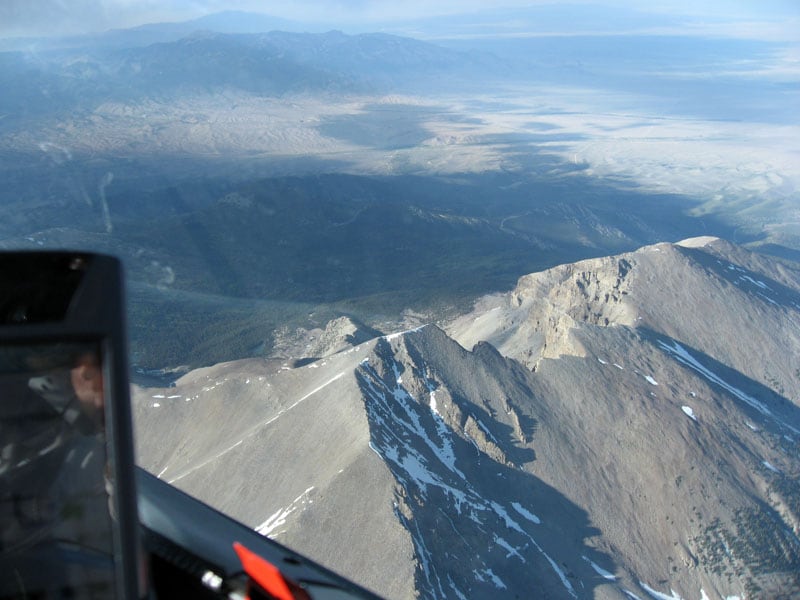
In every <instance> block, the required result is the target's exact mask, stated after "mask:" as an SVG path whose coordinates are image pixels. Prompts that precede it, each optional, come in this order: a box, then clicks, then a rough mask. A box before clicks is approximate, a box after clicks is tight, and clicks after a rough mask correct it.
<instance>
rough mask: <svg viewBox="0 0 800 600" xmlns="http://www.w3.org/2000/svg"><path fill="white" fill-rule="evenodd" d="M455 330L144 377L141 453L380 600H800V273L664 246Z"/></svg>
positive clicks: (548, 279)
mask: <svg viewBox="0 0 800 600" xmlns="http://www.w3.org/2000/svg"><path fill="white" fill-rule="evenodd" d="M346 329H347V323H346V322H339V323H333V324H332V325H331V326H330V327H329V330H330V332H332V337H331V339H336V340H340V341H341V336H338V337H337V335H334V334H336V332H340V333H341V332H342V331H345V330H346ZM446 329H447V333H446V332H445V331H443V330H441V329H439V328H437V327H435V326H433V325H427V326H422V327H420V328H417V329H414V330H409V331H405V332H400V333H396V334H392V335H386V336H380V337H376V338H374V339H371V340H369V341H365V342H361V343H357V341H356V343H355V344H352V343H351V344H350V345H349V346H347V347H343V349H342V350H340V351H339V352H335V353H332V354H330V355H329V356H325V357H324V358H319V359H317V360H313V361H311V362H309V361H296V362H294V363H291V364H290V363H288V362H287V363H280V362H268V361H240V362H235V363H227V364H222V365H217V366H216V367H212V368H210V369H205V370H200V371H195V372H192V373H190V374H188V375H186V376H185V377H184V378H182V379H181V380H179V381H178V382H177V385H176V387H175V388H169V389H167V390H144V389H139V390H137V392H136V402H135V410H136V421H137V426H138V427H137V434H138V436H139V437H138V441H139V444H138V445H139V457H140V462H141V463H142V464H143V465H144V466H146V467H147V468H149V469H150V470H152V471H153V472H155V473H157V474H159V476H160V477H162V478H164V479H166V480H168V481H172V482H173V483H174V484H175V485H178V486H180V487H182V488H184V489H186V490H187V491H190V492H191V493H193V494H195V495H198V496H199V497H201V498H203V499H205V500H206V501H208V502H210V503H211V504H213V505H215V506H217V507H219V508H220V509H222V510H224V511H225V512H228V513H230V514H232V515H234V516H235V517H237V518H239V519H241V520H243V521H244V522H245V523H247V524H249V525H251V526H252V527H255V528H257V529H258V530H259V531H261V532H263V533H265V534H266V535H270V536H272V537H276V538H277V539H278V541H281V542H284V543H287V544H289V545H290V546H293V547H295V548H297V549H299V550H301V551H303V552H306V553H308V554H310V555H311V556H312V557H313V558H315V559H317V560H319V561H321V562H323V563H325V564H327V565H329V566H331V567H332V568H334V569H336V570H339V571H341V572H343V573H345V574H346V575H348V576H350V577H353V578H354V579H356V580H357V581H360V582H363V583H364V584H366V585H367V586H369V587H371V588H373V589H375V590H376V591H378V592H380V593H382V594H384V595H385V596H387V597H389V598H412V597H421V598H442V597H451V598H494V597H497V595H498V594H502V595H509V596H511V595H518V596H520V597H526V596H527V597H530V596H535V597H548V598H573V597H577V598H630V597H634V596H636V597H639V598H645V597H654V598H664V597H671V598H677V597H681V598H687V599H688V598H705V597H709V598H714V597H722V598H728V597H735V596H738V597H740V598H744V597H758V596H760V595H763V596H764V597H791V595H792V594H797V593H800V580H798V575H797V574H798V573H800V538H799V537H798V536H800V485H799V484H798V480H799V479H800V443H799V440H800V408H798V400H799V399H800V387H799V386H800V372H796V365H795V364H794V362H795V361H793V359H792V357H793V356H797V355H800V352H798V349H800V271H798V268H797V267H796V266H793V265H791V264H789V263H785V264H783V263H778V262H775V261H773V260H771V259H766V258H763V257H759V256H755V255H752V254H750V253H748V252H746V251H744V250H741V249H739V248H736V247H734V246H731V245H729V244H727V243H725V242H722V241H719V240H709V239H706V240H692V241H689V242H686V243H683V244H682V245H672V244H659V245H656V246H651V247H646V248H643V249H641V250H639V251H637V252H633V253H629V254H626V255H622V256H618V257H613V258H604V259H597V260H592V261H583V262H581V263H576V264H574V265H564V266H562V267H558V268H556V269H551V270H549V271H545V272H543V273H536V274H532V275H529V276H526V277H523V278H522V279H521V280H520V281H519V284H518V285H517V287H516V289H515V290H513V291H512V292H511V293H509V294H505V295H496V296H492V297H487V298H484V299H482V300H481V301H480V302H479V303H478V304H477V305H476V308H475V310H474V311H473V312H472V313H471V314H469V315H465V316H464V317H461V318H459V319H457V320H456V321H454V322H453V323H452V324H451V325H450V326H448V327H447V328H446ZM345 337H346V336H345ZM338 343H339V341H337V342H336V344H338ZM334 345H335V344H334ZM295 365H301V366H295Z"/></svg>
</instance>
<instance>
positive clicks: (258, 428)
mask: <svg viewBox="0 0 800 600" xmlns="http://www.w3.org/2000/svg"><path fill="white" fill-rule="evenodd" d="M342 377H344V371H342V372H341V373H339V374H338V375H335V376H334V377H331V378H330V379H329V380H328V381H326V382H325V383H323V384H322V385H320V386H319V387H316V388H314V389H313V390H311V391H310V392H308V393H307V394H306V395H305V396H303V397H302V398H300V399H299V400H297V401H295V403H294V404H292V405H291V406H288V407H287V408H284V409H282V410H280V411H278V414H276V415H275V416H273V417H271V418H269V419H267V420H266V421H264V422H263V423H260V424H258V425H256V426H255V427H253V428H252V429H251V430H250V431H248V432H247V433H246V434H245V435H244V436H243V437H242V439H240V440H239V441H238V442H236V443H235V444H232V445H230V446H228V447H227V448H225V449H224V450H222V451H220V452H217V453H216V454H215V455H214V456H212V457H211V458H208V459H206V460H204V461H203V462H201V463H199V464H196V465H195V466H193V467H192V468H191V469H189V470H188V471H184V472H183V473H181V474H180V475H178V476H177V477H174V478H172V479H170V480H169V481H168V483H175V482H176V481H179V480H180V479H183V478H184V477H186V476H187V475H190V474H192V473H194V472H195V471H197V470H198V469H202V468H203V467H205V466H206V465H208V464H210V463H212V462H214V461H215V460H217V459H218V458H220V457H221V456H224V455H225V454H227V453H228V452H230V451H231V450H233V449H234V448H236V447H238V446H240V445H241V444H242V443H243V442H244V441H245V440H246V439H248V438H250V437H253V436H254V435H255V434H256V433H258V432H259V431H261V429H263V428H264V427H266V426H267V425H270V424H271V423H273V422H275V421H276V420H277V419H279V418H280V417H281V416H283V415H284V414H286V413H287V412H289V411H290V410H292V409H293V408H294V407H296V406H297V405H298V404H300V403H301V402H303V401H304V400H307V399H308V398H310V397H311V396H313V395H314V394H316V393H317V392H319V391H320V390H322V389H324V388H325V387H327V386H329V385H330V384H332V383H333V382H334V381H336V380H338V379H341V378H342ZM186 400H187V402H188V400H189V399H188V398H187V399H186Z"/></svg>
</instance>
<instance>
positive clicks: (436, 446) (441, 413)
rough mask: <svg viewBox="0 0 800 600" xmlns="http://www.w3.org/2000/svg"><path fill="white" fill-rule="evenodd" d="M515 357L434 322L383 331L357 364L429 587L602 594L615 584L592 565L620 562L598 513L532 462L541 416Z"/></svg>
mask: <svg viewBox="0 0 800 600" xmlns="http://www.w3.org/2000/svg"><path fill="white" fill-rule="evenodd" d="M487 363H488V364H487ZM495 363H497V364H495ZM515 368H519V369H523V368H522V367H521V366H519V365H518V364H517V363H515V362H514V361H509V360H507V359H504V358H502V357H501V356H500V355H499V354H497V352H496V351H495V350H493V349H492V350H491V351H489V350H487V349H486V348H483V349H482V350H476V351H475V352H467V351H466V350H464V349H463V348H461V347H460V346H458V345H457V344H456V343H455V342H453V341H452V340H450V339H449V338H447V336H446V335H445V334H444V333H443V332H441V331H440V330H438V329H437V328H436V327H433V326H427V327H425V328H423V329H421V330H418V331H414V332H408V333H406V334H404V335H403V336H401V338H400V339H399V340H395V339H394V338H392V339H388V338H383V339H381V340H379V342H378V344H377V345H376V347H375V354H374V359H370V360H369V361H364V362H362V363H361V365H360V366H359V367H358V369H357V370H356V379H357V382H358V385H359V387H360V389H361V393H362V396H363V398H364V405H365V409H366V412H367V414H368V417H369V426H370V447H371V448H372V449H373V450H374V451H375V453H376V454H378V455H379V456H380V457H381V459H382V460H383V461H384V463H385V464H386V466H387V467H388V468H389V470H390V471H391V473H392V474H393V476H394V478H395V481H396V484H397V487H396V490H395V499H394V502H395V515H396V517H397V519H398V520H399V521H400V523H401V524H402V525H403V527H404V528H405V529H406V530H407V531H408V532H409V534H410V536H411V538H412V541H413V544H414V549H415V559H416V561H417V568H416V587H417V589H418V590H419V592H420V594H421V597H422V598H446V597H453V598H456V597H458V598H464V597H468V598H494V597H496V595H497V594H498V593H499V592H502V593H505V594H519V595H521V596H524V597H530V596H535V597H543V598H570V597H576V598H578V597H580V598H584V597H586V598H591V597H594V589H595V588H596V587H597V586H599V585H602V584H604V583H605V584H611V581H610V579H609V577H612V576H611V575H609V577H603V576H601V575H600V574H599V573H600V571H598V570H597V569H596V568H595V566H593V565H592V563H594V565H602V569H604V570H606V571H610V572H612V573H613V572H614V570H615V566H614V561H613V559H611V557H610V556H608V555H606V554H602V553H600V552H598V551H597V550H595V549H593V547H592V546H591V545H590V544H589V543H588V540H590V539H591V538H596V537H598V536H600V535H601V532H600V530H599V529H598V528H596V527H594V526H593V525H592V523H591V521H590V519H589V516H588V514H587V512H586V511H585V510H584V509H582V508H581V507H579V506H577V505H575V504H574V503H572V502H571V501H570V500H568V499H567V498H566V497H565V496H564V495H563V494H562V493H560V492H559V491H558V490H556V489H555V488H553V487H551V486H549V485H547V484H546V483H544V482H543V481H542V480H541V479H539V478H538V477H536V476H534V475H532V474H529V473H526V472H525V471H524V470H523V469H522V468H521V464H524V463H528V462H530V461H533V460H534V459H535V454H534V452H533V449H532V448H531V447H530V446H529V444H530V442H531V441H532V435H533V431H534V430H535V427H536V419H535V418H534V417H533V416H531V415H530V414H527V412H523V411H522V410H521V409H520V408H519V407H521V406H522V405H523V404H525V405H526V406H527V411H531V410H535V408H534V406H535V403H532V402H531V399H532V397H531V390H530V386H529V385H528V384H527V383H526V381H525V379H527V377H529V375H527V376H523V373H522V372H520V373H514V372H513V371H514V369H515ZM523 371H524V369H523ZM520 414H523V415H525V416H524V418H522V419H521V418H520ZM523 424H524V425H523ZM518 460H520V461H523V463H517V462H516V461H518ZM584 557H585V558H584ZM602 569H601V570H602ZM615 589H616V593H620V590H619V589H617V588H615Z"/></svg>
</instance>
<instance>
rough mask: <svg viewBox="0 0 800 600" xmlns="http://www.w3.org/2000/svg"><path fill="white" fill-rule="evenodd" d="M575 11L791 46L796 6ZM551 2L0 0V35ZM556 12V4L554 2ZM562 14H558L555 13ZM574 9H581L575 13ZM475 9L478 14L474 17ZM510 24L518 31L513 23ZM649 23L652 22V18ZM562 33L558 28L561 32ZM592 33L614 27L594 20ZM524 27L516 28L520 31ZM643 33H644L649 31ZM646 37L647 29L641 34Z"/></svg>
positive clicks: (613, 1) (367, 17)
mask: <svg viewBox="0 0 800 600" xmlns="http://www.w3.org/2000/svg"><path fill="white" fill-rule="evenodd" d="M572 3H573V4H575V5H580V6H586V7H591V8H596V7H599V6H610V7H614V8H616V9H617V10H615V11H612V12H611V13H609V14H616V15H618V14H620V10H622V11H637V12H638V13H640V14H643V15H652V16H657V17H659V18H662V17H663V18H664V19H665V21H664V22H665V25H664V27H665V31H667V29H666V28H667V27H675V23H676V19H679V20H680V25H681V27H683V28H685V30H686V31H688V32H691V33H711V34H713V35H725V36H734V37H756V38H760V39H784V40H786V39H790V40H795V41H796V38H797V37H798V36H800V34H798V33H797V32H798V31H800V3H798V2H796V0H758V1H754V0H709V1H702V2H697V1H696V0H665V1H660V2H653V1H641V0H638V1H637V0H601V1H597V0H572ZM548 4H555V2H554V1H553V0H539V1H536V0H533V1H531V0H524V1H523V0H435V1H431V0H406V1H404V2H398V1H397V0H388V1H387V0H0V37H10V36H20V35H56V34H69V33H88V32H97V31H104V30H107V29H111V28H121V27H130V26H135V25H140V24H143V23H152V22H160V21H179V20H187V19H191V18H195V17H199V16H202V15H204V14H208V13H212V12H217V11H222V10H243V11H255V12H263V13H266V14H270V15H273V16H276V17H283V18H287V19H293V20H297V21H313V22H318V23H323V24H328V23H329V24H330V28H341V29H344V30H346V31H347V30H348V29H351V30H355V29H360V30H364V29H370V28H375V29H380V28H383V29H386V28H387V27H389V28H391V27H392V25H393V24H397V23H398V22H407V21H410V20H414V19H425V18H430V17H437V16H439V17H441V16H448V15H469V14H473V15H475V17H476V18H483V17H484V16H485V15H486V14H487V13H488V12H491V11H493V10H502V9H515V8H530V7H536V6H542V5H548ZM561 6H562V7H563V3H561ZM562 10H563V9H562ZM576 10H580V8H576ZM479 11H482V13H483V14H482V15H479V14H476V13H479ZM517 25H520V24H519V23H517ZM651 25H652V18H651ZM568 27H569V24H568V23H564V26H563V28H562V29H564V31H553V33H566V32H568V31H567V29H568ZM597 28H598V31H599V32H605V31H613V30H614V29H618V26H617V24H616V23H615V22H614V21H613V20H610V21H609V22H607V23H603V22H601V21H598V22H597ZM522 29H524V27H522V28H521V30H522ZM648 31H649V30H648ZM645 32H647V31H645Z"/></svg>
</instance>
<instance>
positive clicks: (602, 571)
mask: <svg viewBox="0 0 800 600" xmlns="http://www.w3.org/2000/svg"><path fill="white" fill-rule="evenodd" d="M582 558H583V560H585V561H586V562H588V563H589V564H590V565H591V566H592V569H594V571H595V573H597V574H598V575H600V577H602V578H603V579H608V580H609V581H616V580H617V576H616V575H614V574H613V573H609V572H608V571H606V570H605V569H604V568H603V567H601V566H599V565H597V564H595V563H594V562H592V561H591V560H589V557H588V556H584V557H582Z"/></svg>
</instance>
